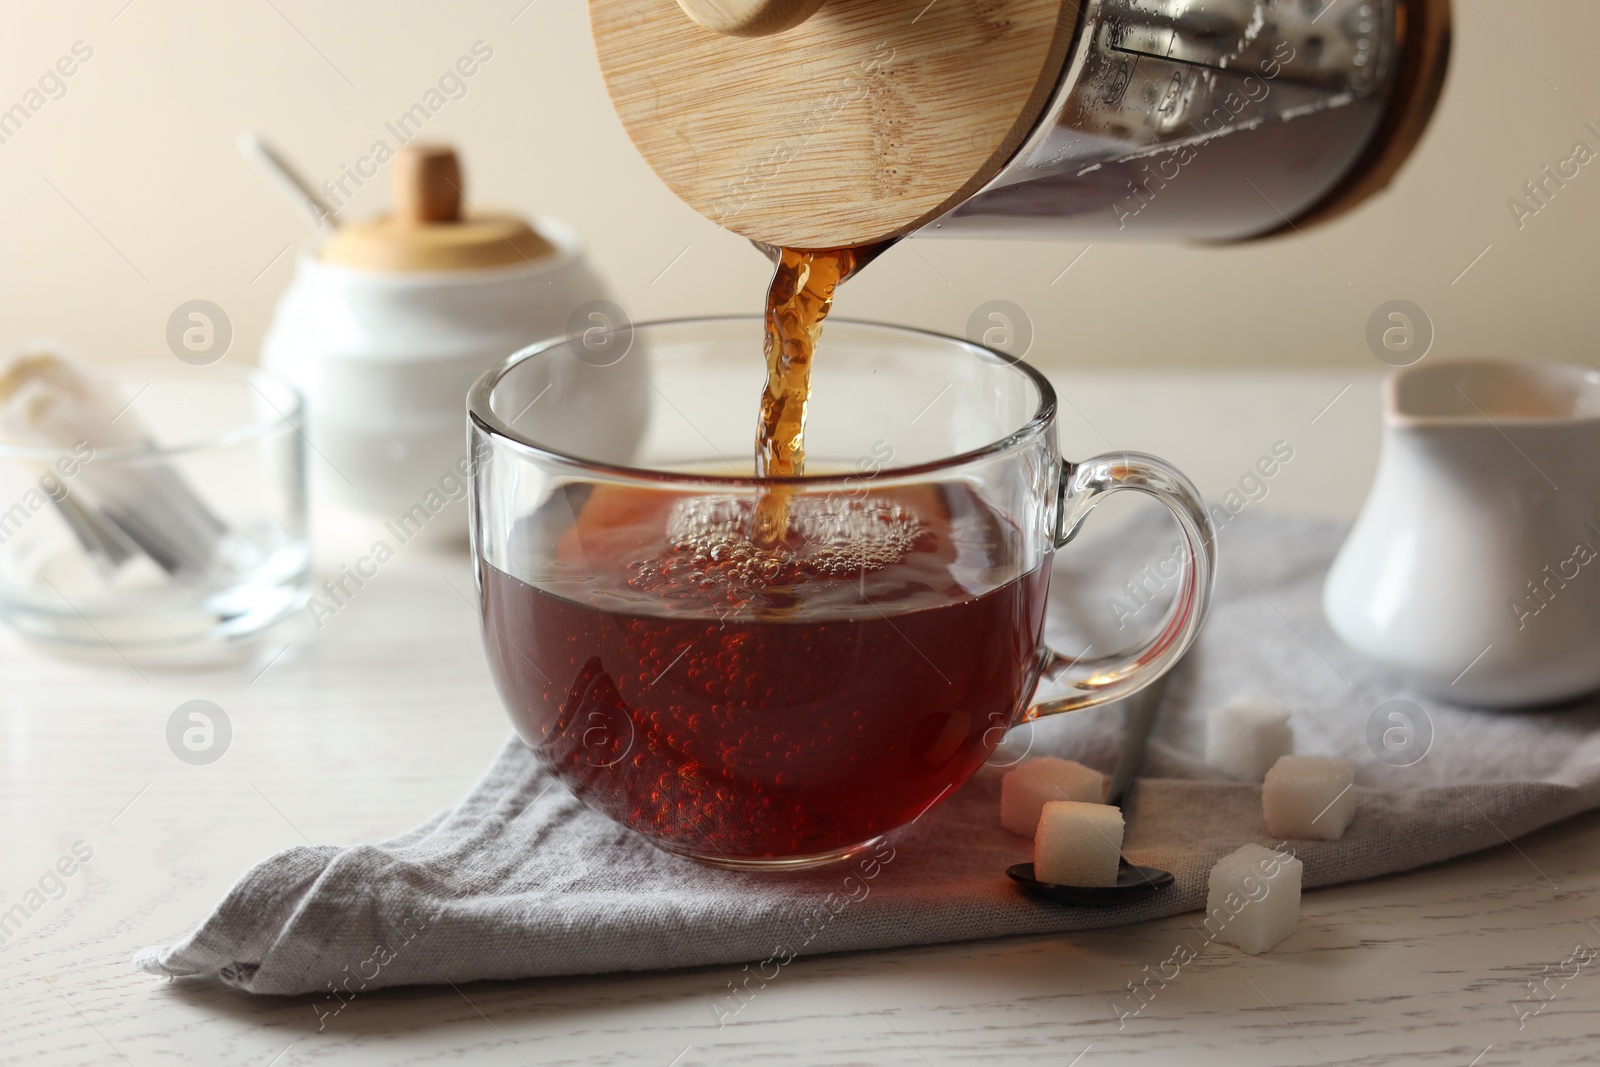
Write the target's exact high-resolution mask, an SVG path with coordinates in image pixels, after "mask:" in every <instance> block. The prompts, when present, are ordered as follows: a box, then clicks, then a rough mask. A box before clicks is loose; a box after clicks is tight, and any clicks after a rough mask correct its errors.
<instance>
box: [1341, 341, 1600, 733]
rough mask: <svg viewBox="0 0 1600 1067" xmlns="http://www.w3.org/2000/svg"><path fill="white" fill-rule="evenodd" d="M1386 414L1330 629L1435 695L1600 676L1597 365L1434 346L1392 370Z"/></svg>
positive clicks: (1484, 697)
mask: <svg viewBox="0 0 1600 1067" xmlns="http://www.w3.org/2000/svg"><path fill="white" fill-rule="evenodd" d="M1384 423H1385V430H1384V441H1383V451H1382V457H1381V459H1380V461H1379V465H1378V476H1377V481H1376V483H1375V484H1374V485H1373V488H1372V492H1371V495H1370V497H1369V498H1368V500H1367V503H1366V507H1365V508H1364V510H1363V511H1362V513H1361V516H1360V518H1359V519H1358V520H1357V521H1356V524H1355V527H1354V528H1353V529H1352V530H1351V532H1350V536H1349V538H1348V540H1346V542H1345V544H1344V547H1343V548H1342V549H1341V550H1340V552H1339V555H1338V558H1337V559H1336V560H1335V561H1334V564H1333V568H1332V570H1331V571H1330V572H1329V575H1328V580H1327V585H1326V587H1325V589H1324V593H1323V606H1324V610H1325V611H1326V613H1327V617H1328V621H1329V623H1330V624H1332V626H1333V629H1334V631H1335V632H1336V633H1337V634H1338V635H1339V637H1340V638H1341V639H1342V640H1343V641H1344V642H1345V643H1346V644H1348V645H1349V646H1350V647H1351V648H1352V649H1354V650H1355V651H1357V652H1359V653H1360V654H1362V655H1363V656H1365V657H1366V658H1367V659H1369V660H1371V661H1372V662H1373V663H1374V664H1375V665H1377V666H1378V667H1379V668H1381V669H1383V670H1384V671H1385V672H1386V673H1389V674H1391V675H1393V676H1395V677H1397V678H1399V679H1400V680H1401V681H1402V682H1404V683H1405V684H1407V685H1408V686H1409V687H1411V688H1413V689H1414V690H1416V691H1418V692H1419V693H1421V694H1424V695H1426V696H1429V697H1434V698H1437V699H1439V700H1445V701H1453V702H1456V703H1462V704H1475V705H1483V706H1490V707H1519V706H1532V705H1539V704H1549V703H1554V702H1558V701H1562V700H1565V699H1569V698H1572V697H1576V696H1580V695H1582V694H1584V693H1587V692H1590V691H1592V690H1595V689H1597V688H1600V371H1594V370H1589V369H1586V368H1583V367H1576V366H1567V365H1562V364H1548V363H1546V364H1537V363H1509V362H1500V361H1491V360H1459V361H1441V362H1430V363H1428V364H1426V365H1419V366H1416V367H1411V368H1407V369H1405V370H1401V371H1397V372H1395V373H1394V374H1392V375H1391V376H1390V378H1389V380H1388V383H1387V386H1386V391H1385V412H1384Z"/></svg>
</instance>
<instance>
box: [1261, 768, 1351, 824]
mask: <svg viewBox="0 0 1600 1067" xmlns="http://www.w3.org/2000/svg"><path fill="white" fill-rule="evenodd" d="M1355 780H1356V769H1355V767H1354V766H1353V765H1351V763H1350V761H1349V760H1342V759H1322V758H1320V757H1318V756H1284V757H1283V758H1282V759H1280V760H1279V761H1278V762H1277V763H1274V764H1273V765H1272V769H1271V770H1270V771H1268V772H1267V780H1266V781H1265V782H1264V783H1263V784H1262V786H1261V811H1262V814H1263V815H1265V816H1266V818H1267V832H1268V833H1270V834H1271V835H1272V836H1273V837H1294V838H1302V839H1310V840H1315V841H1337V840H1339V838H1341V837H1343V836H1344V829H1345V827H1347V826H1349V825H1350V820H1351V819H1353V818H1355V814H1356V791H1355V788H1354V784H1355Z"/></svg>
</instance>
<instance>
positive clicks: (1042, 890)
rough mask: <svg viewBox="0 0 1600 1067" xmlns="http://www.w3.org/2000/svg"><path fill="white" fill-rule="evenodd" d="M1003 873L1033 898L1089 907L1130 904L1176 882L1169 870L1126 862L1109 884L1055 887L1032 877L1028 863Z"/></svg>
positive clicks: (1031, 868) (1015, 864) (1009, 868)
mask: <svg viewBox="0 0 1600 1067" xmlns="http://www.w3.org/2000/svg"><path fill="white" fill-rule="evenodd" d="M1006 874H1007V875H1008V876H1009V877H1010V878H1011V879H1012V880H1013V881H1015V882H1016V883H1017V884H1018V885H1020V886H1022V888H1024V889H1026V890H1027V891H1028V892H1030V893H1032V894H1034V895H1035V896H1039V897H1044V898H1045V899H1047V900H1058V901H1060V902H1062V903H1063V904H1078V905H1082V906H1085V907H1092V908H1105V907H1112V906H1114V905H1117V904H1132V903H1134V902H1135V901H1140V900H1144V899H1145V898H1146V897H1150V896H1154V895H1155V894H1156V893H1157V892H1159V891H1160V890H1163V889H1165V888H1167V886H1169V885H1171V884H1172V883H1173V882H1175V881H1176V880H1177V879H1175V878H1174V877H1173V876H1172V872H1170V871H1163V870H1161V869H1160V868H1158V867H1135V866H1134V865H1133V864H1131V863H1129V862H1128V861H1127V860H1123V861H1122V864H1121V866H1119V867H1118V868H1117V880H1116V883H1115V884H1113V885H1104V886H1087V885H1055V884H1054V883H1052V882H1041V881H1039V879H1037V878H1035V877H1034V876H1033V864H1031V863H1013V864H1012V865H1011V866H1009V867H1007V868H1006Z"/></svg>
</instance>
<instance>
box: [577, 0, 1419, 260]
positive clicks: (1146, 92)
mask: <svg viewBox="0 0 1600 1067" xmlns="http://www.w3.org/2000/svg"><path fill="white" fill-rule="evenodd" d="M590 14H591V21H592V25H593V30H594V37H595V42H596V48H597V51H598V54H599V58H600V65H601V69H602V71H603V73H604V75H605V79H606V83H607V86H608V89H609V91H610V93H611V97H612V102H613V104H614V105H615V107H616V110H617V113H618V115H619V116H620V117H621V119H622V122H623V124H624V126H625V127H626V128H627V130H628V132H629V134H630V136H631V137H632V138H633V140H634V142H635V144H636V145H637V146H638V148H639V150H640V151H641V153H642V154H643V155H644V157H645V159H646V160H647V161H648V162H649V163H650V165H651V166H652V167H653V168H654V169H655V170H656V172H657V174H658V175H660V177H661V178H662V179H663V180H664V181H665V182H666V184H667V185H668V186H669V187H671V188H672V189H673V190H674V191H675V192H676V193H677V194H678V195H679V196H680V197H682V198H683V199H684V200H685V201H687V202H688V203H689V204H690V205H691V206H692V207H694V208H695V209H696V210H698V211H699V212H700V213H701V214H703V215H705V216H706V217H708V218H710V219H712V220H714V221H716V222H718V223H719V224H721V225H722V226H724V227H725V228H727V229H730V230H732V231H734V232H736V233H740V234H742V235H744V236H746V237H749V238H751V239H752V240H755V241H757V242H760V243H763V244H767V245H774V246H784V247H791V248H838V247H853V246H861V245H868V244H874V243H877V242H881V241H886V240H893V239H895V238H897V237H903V236H908V235H912V234H915V235H918V236H926V235H932V234H955V235H978V236H998V235H1009V234H1018V235H1029V236H1046V237H1061V236H1081V237H1093V238H1095V239H1100V238H1103V237H1108V236H1118V235H1121V236H1134V237H1139V236H1142V237H1156V238H1185V239H1198V240H1211V241H1231V240H1241V239H1247V238H1254V237H1261V236H1267V235H1270V234H1273V233H1276V232H1279V231H1282V230H1288V229H1290V228H1291V227H1299V228H1304V227H1305V226H1307V225H1309V224H1311V223H1314V222H1318V221H1322V220H1324V219H1327V218H1331V217H1333V216H1336V215H1339V214H1341V213H1343V212H1345V211H1348V210H1349V209H1351V208H1352V207H1354V206H1355V205H1357V204H1359V203H1361V202H1362V201H1363V200H1365V199H1366V198H1368V197H1370V196H1371V195H1372V194H1374V193H1375V192H1377V191H1379V190H1380V189H1382V188H1383V187H1384V186H1385V185H1386V184H1387V183H1388V182H1389V180H1390V179H1391V178H1392V177H1393V176H1394V174H1395V173H1396V172H1397V170H1398V169H1399V167H1400V166H1401V164H1402V163H1404V161H1405V160H1406V158H1407V157H1408V156H1409V155H1410V153H1411V151H1412V149H1413V148H1414V147H1415V145H1416V143H1417V141H1418V140H1419V138H1420V137H1421V135H1422V132H1423V130H1424V128H1425V127H1426V125H1427V123H1428V120H1429V118H1430V117H1431V115H1432V112H1433V109H1434V106H1435V104H1436V102H1437V100H1438V98H1439V94H1440V91H1441V89H1442V86H1443V82H1444V76H1445V72H1446V67H1447V63H1448V55H1449V44H1450V26H1451V12H1450V3H1449V0H983V2H981V3H980V2H979V0H936V2H935V3H931V4H930V3H928V2H927V0H590Z"/></svg>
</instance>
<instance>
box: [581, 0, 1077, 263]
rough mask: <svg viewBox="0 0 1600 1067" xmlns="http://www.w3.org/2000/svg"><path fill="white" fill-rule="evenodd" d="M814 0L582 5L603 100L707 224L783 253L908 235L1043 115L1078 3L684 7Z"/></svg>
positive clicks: (635, 0) (993, 0)
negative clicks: (754, 23)
mask: <svg viewBox="0 0 1600 1067" xmlns="http://www.w3.org/2000/svg"><path fill="white" fill-rule="evenodd" d="M807 7H808V5H807V4H805V3H804V2H800V0H786V2H782V3H775V2H773V0H717V2H715V3H712V2H708V0H684V6H681V7H680V0H590V3H589V16H590V21H591V23H592V28H593V31H594V41H595V49H596V51H597V52H598V54H599V58H600V69H601V71H602V73H603V74H604V75H605V80H606V86H607V88H608V89H609V90H610V93H611V101H612V104H613V105H614V106H615V108H616V111H617V114H618V116H620V117H621V119H622V124H623V126H624V127H625V128H626V129H627V131H628V135H629V136H630V137H632V138H633V142H634V144H635V146H636V147H637V148H638V149H639V152H640V153H641V154H642V155H643V156H644V158H645V160H646V161H647V162H648V163H649V164H650V166H651V167H652V168H654V170H655V172H656V174H657V175H658V176H659V177H660V178H661V180H662V181H663V182H665V183H666V185H667V186H668V187H669V188H670V189H672V191H673V192H675V193H677V194H678V196H680V197H681V198H682V199H683V200H684V201H686V202H687V203H688V204H689V206H691V207H693V208H694V209H695V210H696V211H698V212H700V214H702V215H704V216H706V217H707V218H709V219H711V220H712V221H714V222H717V223H718V224H720V225H722V226H723V227H725V228H727V229H729V230H732V231H733V232H735V233H738V234H741V235H743V236H745V237H749V238H751V239H753V240H756V241H761V242H763V243H766V244H771V245H779V246H785V247H790V248H841V247H847V246H855V245H863V244H869V243H873V242H876V241H881V240H885V239H888V238H890V237H895V236H898V235H901V234H905V233H908V232H910V231H912V230H915V229H916V228H918V227H919V226H921V225H923V224H924V223H927V222H931V221H933V220H934V219H936V218H938V217H939V216H941V215H943V214H944V213H945V212H946V211H947V210H949V209H950V208H952V207H954V206H955V205H956V204H959V203H961V202H962V201H963V200H965V199H966V198H967V197H968V196H970V195H971V194H972V193H973V192H976V191H977V190H978V189H979V188H981V187H982V186H983V185H984V184H985V183H986V182H988V181H989V180H990V179H991V178H993V177H994V176H995V175H996V174H998V173H999V172H1000V170H1001V169H1002V168H1003V167H1004V166H1005V164H1006V163H1007V162H1008V161H1009V160H1010V159H1011V156H1012V155H1013V153H1014V152H1015V151H1016V149H1017V147H1018V146H1019V145H1020V144H1021V142H1022V140H1023V138H1025V137H1026V136H1027V134H1028V133H1029V132H1030V131H1031V130H1032V129H1033V127H1034V125H1035V124H1036V123H1037V121H1038V120H1039V118H1040V116H1041V115H1042V113H1043V111H1044V109H1045V106H1046V105H1047V104H1048V103H1049V100H1050V96H1051V94H1052V92H1053V91H1054V89H1055V87H1056V83H1057V81H1058V80H1059V77H1060V74H1061V68H1062V65H1063V63H1064V62H1065V60H1066V55H1067V51H1068V49H1069V48H1070V46H1071V44H1072V39H1073V34H1074V31H1075V29H1076V27H1077V23H1078V0H936V2H935V3H932V4H930V3H928V0H870V2H865V0H826V2H824V3H822V4H821V6H820V8H819V9H815V13H814V14H811V15H810V17H808V18H803V21H801V22H799V24H798V25H794V26H793V27H792V28H790V29H786V30H783V31H782V32H778V33H767V31H766V30H765V29H761V28H753V29H751V30H750V32H759V33H766V35H765V36H729V35H728V33H729V32H733V31H718V30H714V29H708V28H706V26H703V25H701V24H700V23H699V22H697V21H695V19H692V18H690V17H689V15H688V14H686V9H690V10H694V11H695V12H696V17H697V18H712V17H715V13H716V9H719V8H720V9H722V10H723V11H724V12H725V13H726V14H728V16H729V17H731V18H734V19H735V20H737V19H738V18H740V17H748V16H749V15H750V14H751V13H752V12H754V14H755V16H756V17H761V16H763V15H768V16H770V15H773V14H774V13H775V14H776V15H777V16H778V17H780V18H781V19H783V20H788V19H790V18H793V17H794V16H795V15H796V13H800V14H801V15H802V17H803V13H804V11H805V10H806V8H807ZM708 12H709V14H708Z"/></svg>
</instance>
